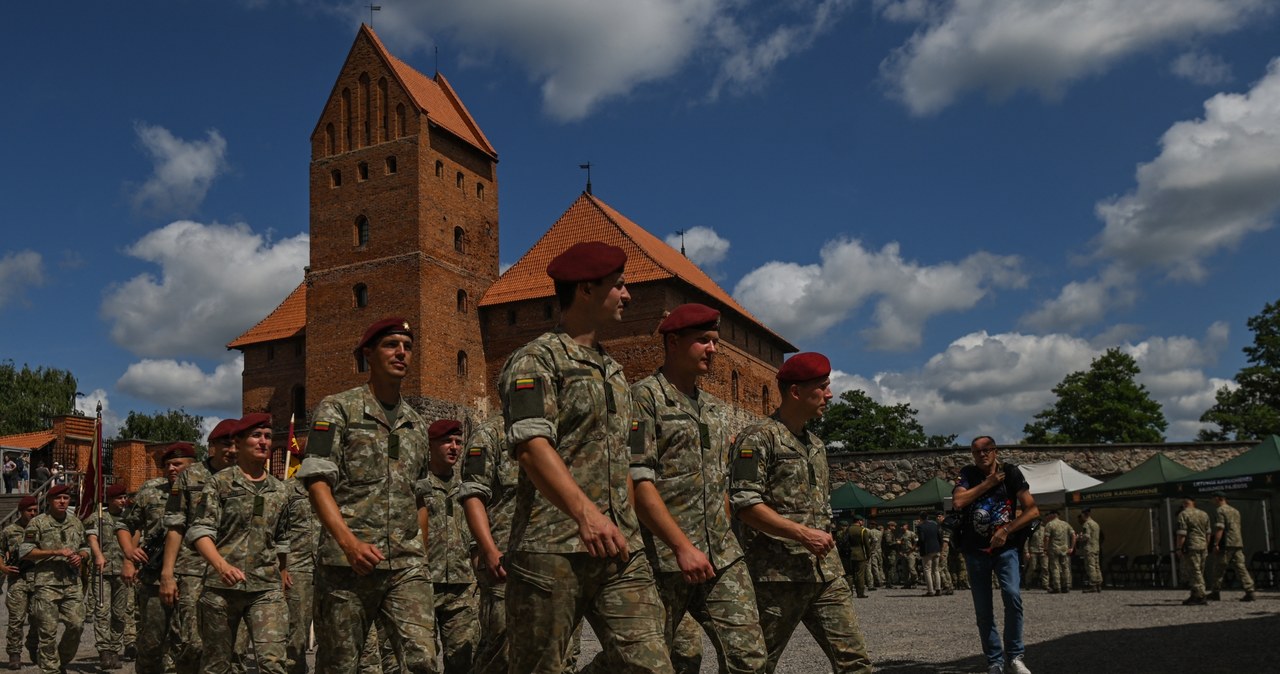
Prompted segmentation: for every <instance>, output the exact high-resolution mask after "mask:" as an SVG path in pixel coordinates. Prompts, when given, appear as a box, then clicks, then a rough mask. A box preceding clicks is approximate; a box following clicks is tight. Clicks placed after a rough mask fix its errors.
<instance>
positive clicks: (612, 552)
mask: <svg viewBox="0 0 1280 674" xmlns="http://www.w3.org/2000/svg"><path fill="white" fill-rule="evenodd" d="M578 536H579V537H581V538H582V543H583V544H584V545H586V546H587V554H589V555H591V556H592V557H603V558H608V557H616V558H618V559H621V560H622V561H624V562H625V561H627V559H628V558H630V556H631V554H630V551H629V550H627V539H626V537H625V536H623V535H622V532H621V531H620V530H619V529H618V525H616V524H614V523H613V520H611V519H609V518H608V517H605V515H604V513H601V512H600V511H599V510H596V509H595V507H594V506H593V507H591V509H590V511H589V512H588V513H587V514H586V516H584V517H583V518H582V520H581V521H580V522H578Z"/></svg>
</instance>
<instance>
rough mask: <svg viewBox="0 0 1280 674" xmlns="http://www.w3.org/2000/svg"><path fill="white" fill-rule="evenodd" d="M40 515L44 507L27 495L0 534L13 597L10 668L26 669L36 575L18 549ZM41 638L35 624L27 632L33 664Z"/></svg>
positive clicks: (10, 606)
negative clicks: (24, 655) (13, 519)
mask: <svg viewBox="0 0 1280 674" xmlns="http://www.w3.org/2000/svg"><path fill="white" fill-rule="evenodd" d="M38 514H40V504H39V503H37V502H36V498H35V497H34V496H23V497H22V500H20V501H18V520H17V521H16V522H14V523H12V524H10V525H9V526H7V527H5V528H4V530H3V531H0V555H2V556H3V565H4V567H3V571H4V573H5V575H6V576H8V578H9V589H8V593H9V596H7V597H5V600H4V605H5V608H6V609H8V611H9V630H8V633H7V637H8V640H7V641H6V643H5V651H6V652H7V653H8V654H9V665H8V666H9V669H22V644H23V640H22V628H23V626H25V625H26V622H27V616H28V615H30V614H31V613H30V611H31V608H32V604H31V598H32V596H33V595H34V594H35V591H36V586H35V582H34V575H33V574H32V573H31V566H32V564H31V562H28V561H23V560H22V558H21V557H20V556H19V555H18V548H19V547H20V546H21V545H22V541H23V539H24V538H25V536H24V532H25V531H26V530H27V525H28V524H30V523H31V519H32V518H34V517H35V516H36V515H38ZM39 639H40V635H39V634H37V633H36V630H35V626H34V625H32V626H31V628H30V629H28V630H27V639H26V642H25V643H26V645H27V654H28V655H30V656H31V662H32V663H34V662H35V661H36V646H37V645H38V643H39Z"/></svg>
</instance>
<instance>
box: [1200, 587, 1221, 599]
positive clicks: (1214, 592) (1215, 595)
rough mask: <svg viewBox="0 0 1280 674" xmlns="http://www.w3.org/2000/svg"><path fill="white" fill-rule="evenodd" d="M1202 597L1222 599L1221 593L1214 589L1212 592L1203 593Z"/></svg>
mask: <svg viewBox="0 0 1280 674" xmlns="http://www.w3.org/2000/svg"><path fill="white" fill-rule="evenodd" d="M1204 598H1205V599H1208V600H1209V601H1222V593H1221V592H1219V591H1217V590H1214V591H1213V592H1210V593H1209V594H1207V595H1205V596H1204Z"/></svg>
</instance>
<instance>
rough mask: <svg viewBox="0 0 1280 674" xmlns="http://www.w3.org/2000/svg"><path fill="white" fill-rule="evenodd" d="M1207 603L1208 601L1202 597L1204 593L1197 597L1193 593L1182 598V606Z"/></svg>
mask: <svg viewBox="0 0 1280 674" xmlns="http://www.w3.org/2000/svg"><path fill="white" fill-rule="evenodd" d="M1208 603H1209V601H1208V600H1207V599H1205V598H1204V595H1201V596H1198V597H1197V596H1196V595H1194V594H1193V595H1191V596H1190V597H1187V598H1186V599H1183V600H1182V605H1183V606H1204V605H1205V604H1208Z"/></svg>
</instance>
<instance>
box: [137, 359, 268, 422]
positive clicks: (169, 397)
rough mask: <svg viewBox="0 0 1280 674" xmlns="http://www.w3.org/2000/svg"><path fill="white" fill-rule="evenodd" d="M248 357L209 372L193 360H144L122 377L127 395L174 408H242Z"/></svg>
mask: <svg viewBox="0 0 1280 674" xmlns="http://www.w3.org/2000/svg"><path fill="white" fill-rule="evenodd" d="M243 372H244V356H243V355H237V356H236V357H235V358H233V359H231V360H229V361H227V362H224V363H222V364H220V365H218V366H217V367H216V368H214V370H213V372H212V373H206V372H205V371H204V370H202V369H201V368H200V366H199V365H197V364H195V363H192V362H189V361H182V362H179V361H176V360H151V359H143V360H142V361H140V362H137V363H133V364H132V365H130V366H129V368H128V369H126V370H125V372H124V374H123V375H121V376H120V379H119V381H117V382H116V386H117V387H118V388H119V389H120V390H121V391H123V392H125V393H128V394H129V395H132V396H137V397H139V398H142V399H143V400H147V401H150V402H153V403H155V404H157V405H160V406H162V407H168V408H170V409H178V408H186V409H216V410H225V411H235V410H239V409H240V394H241V379H240V377H241V374H242V373H243Z"/></svg>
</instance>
